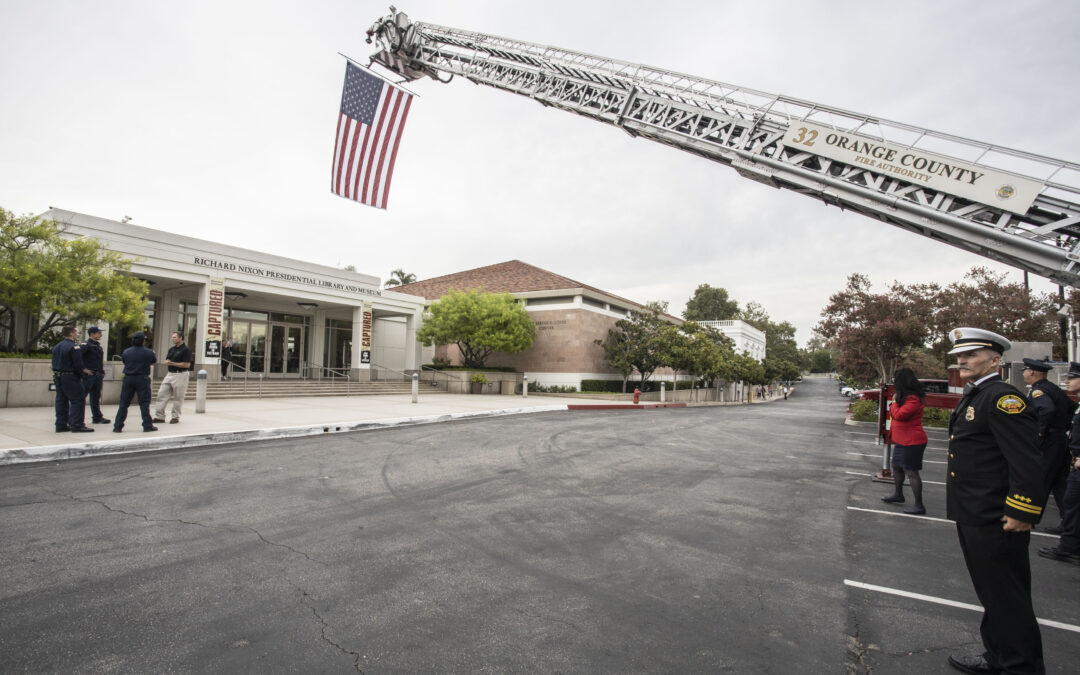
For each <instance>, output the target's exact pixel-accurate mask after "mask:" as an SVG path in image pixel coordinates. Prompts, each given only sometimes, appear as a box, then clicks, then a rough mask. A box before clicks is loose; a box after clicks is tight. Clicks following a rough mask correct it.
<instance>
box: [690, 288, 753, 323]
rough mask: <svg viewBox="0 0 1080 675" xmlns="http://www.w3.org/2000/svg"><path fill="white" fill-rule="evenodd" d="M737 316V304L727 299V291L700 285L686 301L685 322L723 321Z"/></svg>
mask: <svg viewBox="0 0 1080 675" xmlns="http://www.w3.org/2000/svg"><path fill="white" fill-rule="evenodd" d="M738 315H739V303H738V302H736V301H735V300H733V299H731V298H729V297H728V292H727V289H724V288H715V287H713V286H710V285H709V284H701V285H699V286H698V287H697V289H696V290H695V291H694V295H693V297H691V298H690V299H689V300H687V301H686V309H685V310H683V318H684V319H686V320H687V321H725V320H728V319H734V318H736V317H737V316H738Z"/></svg>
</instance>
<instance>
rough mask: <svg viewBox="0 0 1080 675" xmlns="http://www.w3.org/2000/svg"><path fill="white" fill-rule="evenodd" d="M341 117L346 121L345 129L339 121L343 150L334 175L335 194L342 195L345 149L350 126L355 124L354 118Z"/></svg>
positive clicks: (347, 143)
mask: <svg viewBox="0 0 1080 675" xmlns="http://www.w3.org/2000/svg"><path fill="white" fill-rule="evenodd" d="M341 117H342V118H344V119H345V126H344V128H342V126H341V120H340V119H339V120H338V133H340V134H341V136H342V138H341V150H340V152H339V153H338V161H337V166H336V167H335V171H334V173H335V174H336V176H335V180H334V192H336V193H337V194H341V172H342V170H343V169H344V168H345V148H346V146H348V145H349V126H350V125H351V124H352V123H353V120H352V118H351V117H348V116H347V115H345V114H344V113H342V114H341ZM342 132H343V133H342Z"/></svg>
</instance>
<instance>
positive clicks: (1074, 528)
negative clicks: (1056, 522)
mask: <svg viewBox="0 0 1080 675" xmlns="http://www.w3.org/2000/svg"><path fill="white" fill-rule="evenodd" d="M1065 386H1066V388H1068V390H1069V393H1070V394H1080V363H1077V362H1075V361H1073V362H1071V363H1070V364H1069V373H1068V374H1067V375H1066V376H1065ZM1068 449H1069V453H1070V457H1069V463H1070V464H1071V470H1070V471H1069V477H1068V479H1067V480H1066V483H1065V495H1064V498H1063V499H1062V502H1063V503H1064V506H1065V508H1064V510H1063V511H1062V512H1061V538H1060V539H1059V540H1058V545H1057V546H1044V547H1043V548H1040V549H1039V557H1041V558H1049V559H1050V560H1057V561H1058V562H1064V563H1070V564H1072V565H1080V410H1077V412H1076V414H1075V415H1073V418H1072V428H1071V429H1070V430H1069V448H1068Z"/></svg>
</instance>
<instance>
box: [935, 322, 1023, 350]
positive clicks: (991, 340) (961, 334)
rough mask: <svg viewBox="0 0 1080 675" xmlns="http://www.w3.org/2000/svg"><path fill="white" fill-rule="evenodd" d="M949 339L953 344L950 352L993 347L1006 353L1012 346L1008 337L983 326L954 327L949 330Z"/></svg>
mask: <svg viewBox="0 0 1080 675" xmlns="http://www.w3.org/2000/svg"><path fill="white" fill-rule="evenodd" d="M949 340H950V341H951V342H952V344H953V348H952V349H951V350H949V354H961V353H963V352H970V351H972V350H975V349H992V350H994V351H995V352H997V353H998V354H1004V353H1005V352H1006V350H1008V349H1009V348H1010V347H1012V343H1011V342H1009V341H1008V340H1007V339H1006V338H1004V337H1002V336H1001V335H998V334H997V333H994V332H992V331H988V330H983V329H981V328H953V329H952V330H951V331H949Z"/></svg>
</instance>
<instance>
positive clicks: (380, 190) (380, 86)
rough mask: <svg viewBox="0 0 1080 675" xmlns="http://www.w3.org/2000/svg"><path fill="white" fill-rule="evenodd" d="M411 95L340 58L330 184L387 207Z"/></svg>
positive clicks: (341, 193) (349, 196) (339, 191)
mask: <svg viewBox="0 0 1080 675" xmlns="http://www.w3.org/2000/svg"><path fill="white" fill-rule="evenodd" d="M411 104H412V95H411V94H408V93H406V92H404V91H402V90H401V89H398V88H397V87H395V86H394V85H392V84H390V83H389V82H384V81H383V80H382V79H380V78H378V77H376V76H375V75H373V74H371V73H369V72H367V71H366V70H364V69H363V68H359V67H357V66H354V65H353V64H351V63H347V64H345V88H344V89H343V90H342V92H341V114H340V116H339V117H338V129H337V141H336V143H335V144H334V169H333V174H332V176H331V180H330V190H331V191H332V192H333V193H334V194H336V195H339V196H341V197H345V198H346V199H352V200H354V201H358V202H360V203H362V204H367V205H368V206H374V207H376V208H379V209H385V208H386V198H387V196H388V195H389V194H390V178H391V177H392V175H393V173H394V160H395V159H396V158H397V149H398V143H399V142H400V141H401V131H402V129H404V127H405V118H406V117H407V116H408V115H409V106H410V105H411Z"/></svg>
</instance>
